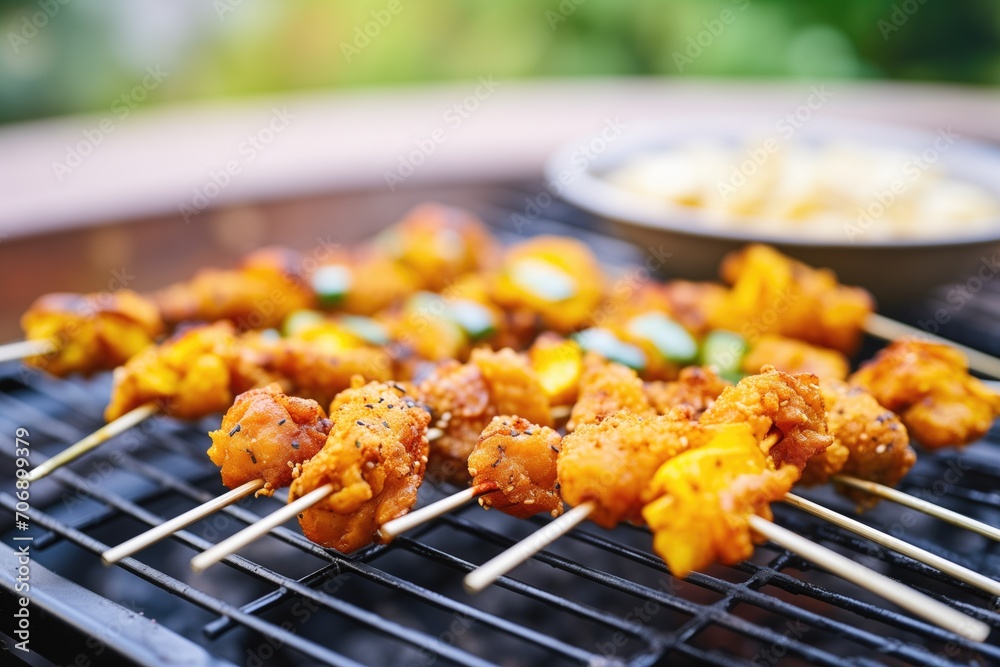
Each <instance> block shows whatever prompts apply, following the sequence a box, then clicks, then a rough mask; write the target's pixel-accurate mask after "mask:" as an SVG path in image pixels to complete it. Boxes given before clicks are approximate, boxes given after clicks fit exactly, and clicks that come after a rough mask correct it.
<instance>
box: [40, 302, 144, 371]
mask: <svg viewBox="0 0 1000 667" xmlns="http://www.w3.org/2000/svg"><path fill="white" fill-rule="evenodd" d="M21 327H22V328H23V329H24V337H25V338H26V339H27V340H51V341H52V342H53V343H54V344H55V351H54V352H52V353H50V354H46V355H40V356H34V357H28V358H27V359H25V363H27V364H29V365H31V366H35V367H37V368H41V369H43V370H45V371H48V372H49V373H52V374H53V375H58V376H64V375H69V374H70V373H83V374H85V375H86V374H90V373H93V372H95V371H99V370H104V369H108V368H115V367H116V366H120V365H122V364H124V363H125V362H126V361H128V360H129V359H131V358H132V357H133V356H135V355H136V354H137V353H138V352H139V351H140V350H142V349H144V348H146V347H148V346H150V345H152V344H153V343H154V341H155V340H156V338H157V337H158V336H159V335H160V334H162V333H163V322H162V320H161V319H160V312H159V310H158V309H157V308H156V304H155V303H153V302H152V301H150V300H149V299H147V298H146V297H143V296H141V295H139V294H136V293H135V292H133V291H131V290H120V291H118V292H113V293H102V294H86V295H85V294H46V295H45V296H43V297H40V298H39V299H36V300H35V302H34V303H33V304H31V307H30V308H28V310H27V312H25V313H24V316H23V317H22V318H21Z"/></svg>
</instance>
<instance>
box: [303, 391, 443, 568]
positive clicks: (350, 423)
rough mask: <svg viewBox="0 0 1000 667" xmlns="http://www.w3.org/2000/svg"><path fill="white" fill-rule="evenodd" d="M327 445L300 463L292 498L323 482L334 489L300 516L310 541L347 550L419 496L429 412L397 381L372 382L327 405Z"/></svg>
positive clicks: (359, 544) (371, 535)
mask: <svg viewBox="0 0 1000 667" xmlns="http://www.w3.org/2000/svg"><path fill="white" fill-rule="evenodd" d="M330 421H331V422H332V426H331V428H330V434H329V436H328V437H327V440H326V444H324V445H323V448H322V449H321V450H320V451H319V453H318V454H316V455H315V456H313V457H312V458H311V459H310V460H308V461H306V462H305V463H303V464H302V466H301V467H300V468H298V469H297V472H298V474H297V477H296V479H295V480H294V481H293V482H292V485H291V487H290V489H289V494H288V497H289V501H292V500H295V499H296V498H299V497H301V496H304V495H306V494H307V493H309V492H310V491H313V490H314V489H317V488H319V487H321V486H323V485H325V484H332V485H333V487H334V491H333V493H331V494H330V495H329V496H327V497H326V498H325V499H323V500H322V501H320V502H319V503H317V504H316V505H313V506H312V507H311V508H309V509H307V510H306V511H305V512H303V513H302V514H301V515H300V516H299V523H300V524H301V526H302V531H303V532H304V533H305V535H306V537H308V538H309V539H310V540H312V541H313V542H316V543H318V544H321V545H323V546H325V547H330V548H334V549H337V550H338V551H341V552H343V553H349V552H351V551H355V550H357V549H360V548H361V547H363V546H366V545H368V544H370V543H371V542H372V541H373V540H374V539H375V538H376V536H377V534H378V529H379V527H380V526H381V525H382V524H383V523H385V522H386V521H390V520H392V519H395V518H397V517H399V516H402V515H403V514H405V513H406V512H408V511H409V510H410V508H411V507H413V504H414V503H415V502H416V501H417V488H418V487H419V486H420V483H421V481H422V480H423V478H424V470H425V468H426V465H427V453H428V443H427V424H428V423H429V422H430V415H429V414H428V413H427V411H426V410H424V409H423V408H421V407H419V406H418V405H417V404H416V403H415V401H414V400H413V398H412V397H411V396H409V395H407V394H406V393H405V392H404V391H402V390H401V389H400V388H398V387H397V386H395V385H387V384H383V383H379V382H371V383H369V384H366V385H363V386H356V387H352V388H351V389H347V390H345V391H343V392H341V393H340V394H339V395H338V396H337V398H336V399H334V401H333V404H332V405H331V406H330Z"/></svg>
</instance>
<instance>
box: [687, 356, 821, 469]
mask: <svg viewBox="0 0 1000 667" xmlns="http://www.w3.org/2000/svg"><path fill="white" fill-rule="evenodd" d="M699 421H701V423H703V424H735V423H740V422H746V423H747V424H749V425H750V429H751V431H752V432H753V435H754V437H755V438H757V441H758V442H759V443H762V444H763V443H764V442H766V440H765V439H766V438H767V436H768V435H770V434H772V433H776V434H777V435H778V436H779V439H778V440H777V441H776V442H775V443H774V444H773V445H771V446H770V449H769V450H768V451H765V452H764V454H765V456H768V457H770V458H771V459H773V461H774V465H775V467H776V468H780V467H782V466H783V465H785V464H786V463H787V464H790V465H793V466H795V467H796V468H797V469H798V470H799V472H801V471H802V469H803V468H804V467H805V465H806V463H807V462H808V461H809V459H811V458H812V457H813V456H815V455H817V454H819V453H820V452H822V451H824V450H826V449H827V447H829V446H830V444H831V443H832V442H833V440H832V438H831V437H830V434H829V432H828V429H827V425H826V412H825V409H824V405H823V397H822V395H821V394H820V392H819V380H818V378H816V376H815V375H798V376H794V375H789V374H788V373H783V372H781V371H776V370H774V369H773V368H769V367H766V366H765V367H764V369H763V370H762V371H761V373H760V374H758V375H750V376H748V377H745V378H743V379H742V380H740V381H739V383H737V384H736V386H735V387H728V388H727V389H726V390H725V391H723V392H722V395H721V396H719V398H718V399H717V400H716V401H715V403H714V404H713V405H712V407H710V408H708V409H707V410H706V411H705V413H704V414H703V415H702V416H701V419H700V420H699Z"/></svg>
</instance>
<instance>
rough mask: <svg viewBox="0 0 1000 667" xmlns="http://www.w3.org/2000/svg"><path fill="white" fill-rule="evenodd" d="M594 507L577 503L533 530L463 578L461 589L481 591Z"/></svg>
mask: <svg viewBox="0 0 1000 667" xmlns="http://www.w3.org/2000/svg"><path fill="white" fill-rule="evenodd" d="M594 507H596V506H595V505H594V503H593V502H590V501H587V502H583V503H580V504H579V505H577V506H576V507H574V508H573V509H571V510H570V511H568V512H566V513H565V514H563V515H562V516H561V517H559V518H558V519H554V520H553V521H551V522H550V523H548V524H546V525H545V527H543V528H540V529H539V530H537V531H536V532H535V533H534V534H532V535H530V536H528V537H526V538H524V539H523V540H521V541H520V542H518V543H517V544H515V545H514V546H512V547H510V548H509V549H507V550H506V551H504V552H503V553H501V554H499V555H497V556H494V557H493V558H492V559H490V560H488V561H486V562H485V563H483V564H482V565H480V566H479V567H477V568H476V569H475V570H473V571H472V572H470V573H468V574H467V575H465V579H463V580H462V584H463V585H464V586H465V590H467V591H469V592H470V593H479V592H482V591H483V590H484V589H486V588H488V587H489V586H490V585H492V584H493V582H494V581H496V580H497V579H499V578H500V577H502V576H503V575H505V574H507V573H508V572H510V571H511V570H513V569H514V568H515V567H517V566H518V565H520V564H521V563H523V562H524V561H526V560H528V559H529V558H531V557H532V556H534V555H535V554H536V553H538V552H539V551H541V550H542V549H544V548H545V547H547V546H549V545H550V544H552V543H553V542H555V541H556V540H558V539H559V538H560V537H562V536H563V535H565V534H566V533H568V532H569V531H571V530H573V528H575V527H576V526H578V525H579V524H580V523H582V522H583V520H584V519H586V518H587V517H588V516H590V513H591V512H593V511H594Z"/></svg>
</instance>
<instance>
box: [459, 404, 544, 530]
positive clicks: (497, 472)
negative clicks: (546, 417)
mask: <svg viewBox="0 0 1000 667" xmlns="http://www.w3.org/2000/svg"><path fill="white" fill-rule="evenodd" d="M559 441H560V437H559V434H558V433H556V432H555V431H553V430H552V429H550V428H549V427H548V426H538V425H537V424H532V423H531V422H529V421H528V420H527V419H523V418H521V417H506V416H503V417H494V418H493V421H491V422H490V423H489V425H488V426H487V427H486V429H485V430H484V431H483V433H482V435H481V436H480V437H479V442H478V443H477V444H476V448H475V449H474V450H473V451H472V455H471V456H469V474H470V475H471V476H472V483H473V485H475V486H479V485H480V484H493V485H495V486H496V487H497V490H496V491H494V492H492V493H488V494H486V495H484V496H480V497H479V504H480V505H482V506H483V507H484V508H486V509H490V508H491V507H495V508H497V509H498V510H500V511H501V512H504V513H505V514H510V515H511V516H516V517H518V518H519V519H526V518H528V517H529V516H534V515H535V514H539V513H542V512H544V513H546V514H549V515H551V516H554V517H556V516H559V515H560V514H562V511H563V502H562V499H561V498H560V497H559V482H558V480H557V477H556V457H557V456H558V455H559Z"/></svg>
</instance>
